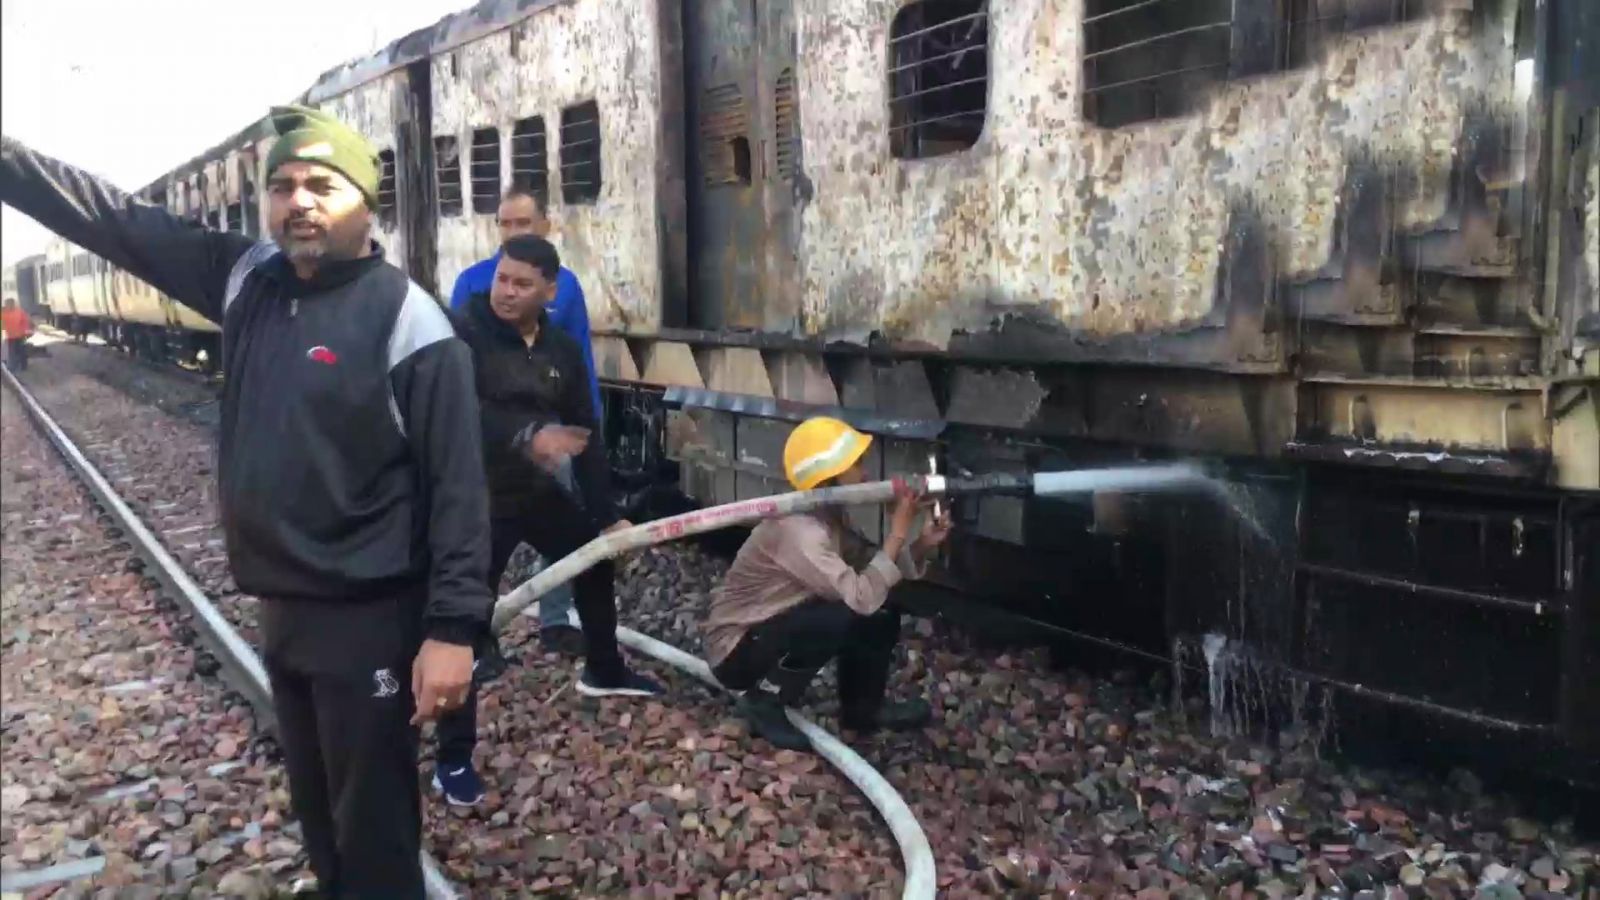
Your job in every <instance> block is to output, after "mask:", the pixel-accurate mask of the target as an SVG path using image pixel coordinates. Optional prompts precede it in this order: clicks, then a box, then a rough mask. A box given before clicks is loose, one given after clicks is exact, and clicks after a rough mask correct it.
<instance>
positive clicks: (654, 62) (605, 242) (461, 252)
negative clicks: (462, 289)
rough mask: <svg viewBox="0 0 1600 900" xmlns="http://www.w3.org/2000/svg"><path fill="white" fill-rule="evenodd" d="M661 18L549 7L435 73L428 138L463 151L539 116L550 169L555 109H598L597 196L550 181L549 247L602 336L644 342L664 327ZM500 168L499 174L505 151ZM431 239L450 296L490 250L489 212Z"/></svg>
mask: <svg viewBox="0 0 1600 900" xmlns="http://www.w3.org/2000/svg"><path fill="white" fill-rule="evenodd" d="M660 14H661V8H660V7H658V6H656V5H653V4H619V3H608V2H603V0H573V2H568V3H559V4H554V5H546V6H545V7H544V8H542V9H540V11H539V12H537V13H536V14H534V15H532V16H529V17H528V18H526V19H523V20H522V21H520V22H518V23H516V24H515V25H513V26H512V27H511V28H507V29H502V30H500V31H496V32H494V33H490V34H486V35H484V36H482V37H479V38H476V39H474V40H472V41H471V42H469V43H465V44H462V45H460V46H458V47H456V48H455V49H454V50H452V51H450V52H448V53H443V54H441V55H437V56H435V57H434V58H433V60H432V63H431V66H432V84H433V94H432V106H433V109H432V126H433V129H432V130H433V134H434V135H435V136H438V135H456V136H457V138H458V140H459V141H460V143H461V146H463V147H465V146H467V145H468V144H469V143H470V135H471V132H472V130H473V129H475V128H483V127H488V126H494V127H498V128H499V129H500V134H501V140H502V141H503V142H509V140H510V135H511V132H512V130H513V123H514V122H515V121H516V120H518V119H521V118H525V117H528V116H533V115H541V116H543V117H544V120H545V122H546V123H547V133H548V134H549V135H550V140H551V142H552V143H551V146H550V157H551V158H552V159H554V158H556V156H557V154H558V151H559V132H558V131H557V129H556V128H554V127H553V126H554V124H555V123H559V122H560V121H561V111H562V110H563V109H564V108H567V107H570V106H574V105H576V104H579V103H583V102H585V101H589V100H593V101H594V102H595V103H596V105H597V106H598V108H599V112H600V140H601V146H602V151H601V166H602V178H601V184H602V187H601V194H600V196H599V198H598V199H597V200H596V201H594V202H593V203H582V204H579V203H566V202H563V200H562V198H561V192H560V190H559V177H558V176H555V173H552V176H553V177H552V181H553V182H556V183H553V184H552V191H551V195H552V196H551V200H550V216H551V221H552V224H553V231H552V234H551V239H552V241H553V242H554V243H555V244H556V246H557V247H558V249H559V250H560V251H561V255H562V261H563V262H564V263H565V264H566V265H567V267H568V268H570V269H572V270H573V271H574V272H576V273H577V274H578V276H579V278H580V279H582V281H583V286H584V293H585V296H586V299H587V301H588V306H589V316H590V319H591V321H592V322H593V323H594V324H595V325H596V326H598V327H611V328H619V329H621V328H627V329H636V330H641V331H645V332H649V331H653V330H654V329H655V328H656V327H658V326H659V324H660V316H661V310H662V280H663V279H662V267H663V262H664V260H663V258H662V257H663V254H662V249H661V247H662V242H661V238H660V235H659V234H658V229H659V228H660V227H661V223H660V221H659V219H658V216H657V211H658V208H659V204H660V202H661V199H660V191H659V189H658V177H659V172H658V168H657V154H658V151H659V147H660V142H661V130H660V127H659V116H660V109H661V105H662V94H663V84H662V81H661V67H660V63H661V57H660V56H659V55H658V53H657V52H656V42H657V40H658V39H659V36H660V33H661V31H660V28H659V24H660V21H659V16H660ZM513 36H515V40H514V41H513ZM513 42H514V43H515V44H516V51H515V53H513V52H512V44H513ZM501 158H502V161H503V162H502V165H504V164H505V162H504V161H505V160H508V159H509V158H510V153H509V150H508V148H505V147H503V148H502V153H501ZM438 229H439V230H438V238H437V246H438V270H439V283H440V285H441V286H442V288H443V289H444V290H446V291H448V286H449V285H451V284H453V283H454V280H455V278H456V276H457V275H458V274H459V273H460V272H461V271H462V270H463V269H465V268H466V267H467V266H469V265H471V264H472V263H473V262H475V261H477V260H479V259H482V258H484V257H486V256H488V255H489V254H491V253H493V252H494V249H495V247H496V246H497V244H498V236H497V232H496V229H495V223H494V217H493V215H492V214H481V215H473V214H471V213H470V211H467V212H464V214H463V215H461V216H459V217H453V218H445V219H442V220H441V221H440V222H439V224H438Z"/></svg>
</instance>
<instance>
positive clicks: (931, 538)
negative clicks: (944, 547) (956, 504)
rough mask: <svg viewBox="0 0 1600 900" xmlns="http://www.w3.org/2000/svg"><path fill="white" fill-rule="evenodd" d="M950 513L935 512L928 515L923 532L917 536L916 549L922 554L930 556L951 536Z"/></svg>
mask: <svg viewBox="0 0 1600 900" xmlns="http://www.w3.org/2000/svg"><path fill="white" fill-rule="evenodd" d="M950 528H951V522H950V514H949V513H947V512H940V513H935V514H934V515H931V516H929V517H928V521H927V522H926V523H924V524H923V526H922V534H921V535H919V536H918V537H917V542H916V544H915V545H914V549H915V550H916V552H917V553H918V554H919V555H921V556H928V555H930V554H932V553H933V552H934V551H935V550H937V549H939V545H940V544H943V543H944V542H945V539H946V538H948V537H949V536H950Z"/></svg>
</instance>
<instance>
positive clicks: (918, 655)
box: [8, 348, 1596, 898]
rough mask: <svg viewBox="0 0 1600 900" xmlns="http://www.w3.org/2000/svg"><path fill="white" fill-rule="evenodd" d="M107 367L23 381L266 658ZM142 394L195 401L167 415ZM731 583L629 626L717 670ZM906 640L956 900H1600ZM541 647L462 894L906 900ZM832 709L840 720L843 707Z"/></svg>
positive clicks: (1069, 686)
mask: <svg viewBox="0 0 1600 900" xmlns="http://www.w3.org/2000/svg"><path fill="white" fill-rule="evenodd" d="M95 349H96V348H76V350H75V351H63V352H62V353H59V354H57V355H56V356H55V357H53V358H52V359H49V360H44V361H43V364H37V363H36V365H35V367H34V368H33V369H31V370H30V372H29V375H28V381H29V382H30V383H31V384H33V385H34V387H35V388H36V390H37V391H38V392H39V395H40V397H41V399H42V400H43V402H44V403H45V404H46V405H48V406H50V407H51V409H52V410H59V413H58V416H59V417H60V418H61V419H62V424H63V426H64V428H65V430H66V431H67V432H69V433H70V435H71V436H72V437H74V438H76V439H77V441H78V444H79V446H80V447H81V448H82V452H83V453H84V454H85V455H87V456H89V457H91V458H92V461H93V462H95V463H96V464H97V465H99V466H100V467H101V468H102V470H103V471H105V472H106V473H107V474H108V475H109V476H110V478H109V479H108V480H109V481H110V483H111V484H112V485H113V487H114V488H115V489H116V490H117V491H118V492H119V493H121V494H122V495H123V497H124V499H125V500H126V501H127V504H128V506H129V507H131V508H132V509H133V511H134V512H135V513H136V514H137V515H139V516H141V517H142V518H143V519H144V520H145V521H146V522H149V523H151V525H152V532H153V533H156V534H159V536H160V538H161V542H162V543H164V544H165V546H166V547H167V552H169V553H170V554H171V555H172V557H173V558H174V559H176V560H177V562H178V564H179V566H180V568H182V569H184V570H187V571H188V572H190V573H191V575H192V577H193V578H194V581H195V583H196V584H197V586H198V588H199V591H200V594H201V595H202V596H203V597H204V598H205V599H207V600H209V601H210V602H211V603H212V604H213V606H215V607H216V609H217V610H218V612H219V614H220V616H221V617H222V618H223V619H224V620H226V622H227V623H228V624H229V625H230V626H231V627H233V628H234V629H235V630H236V631H237V632H238V633H239V634H240V635H241V637H242V638H243V639H244V640H245V642H246V643H248V642H250V641H251V640H253V637H254V612H253V602H251V601H250V600H249V598H244V597H240V596H238V594H237V591H236V589H235V588H234V587H233V585H232V584H231V582H230V581H229V580H228V578H227V575H226V567H225V566H224V565H219V564H218V562H217V561H216V560H215V557H218V556H220V549H219V545H218V546H212V545H211V544H210V542H211V541H213V540H216V533H215V531H214V530H212V529H213V527H214V513H213V512H212V511H211V510H212V507H211V502H212V501H211V495H210V490H211V488H210V482H211V479H212V475H211V473H210V471H209V465H210V458H211V453H212V450H211V440H210V437H209V435H210V432H209V431H208V430H207V429H206V427H205V425H204V419H203V417H202V418H200V419H198V420H192V421H191V420H178V419H174V418H173V415H182V414H183V412H184V409H185V408H186V404H188V403H190V402H191V401H193V400H195V399H197V398H200V399H203V394H196V395H195V396H194V397H186V396H184V395H183V392H184V391H186V390H189V387H185V386H184V384H180V383H178V382H183V381H184V380H185V379H187V376H181V375H180V376H177V381H175V382H174V383H173V384H172V385H166V386H163V385H162V384H161V383H158V381H156V380H152V383H151V384H149V385H146V386H144V387H141V386H139V385H138V384H136V383H134V380H133V379H131V378H128V377H124V376H122V375H120V374H119V369H118V365H119V363H118V362H117V360H118V359H119V357H115V356H113V355H111V354H109V353H105V354H99V355H96V354H94V352H93V351H94V350H95ZM78 351H81V353H80V352H78ZM84 354H87V355H84ZM91 357H94V358H92V359H91ZM86 376H90V377H86ZM152 377H153V376H152ZM188 384H190V385H191V386H192V385H193V383H192V382H188ZM195 389H196V390H199V388H198V387H196V388H195ZM150 391H155V392H158V393H160V392H163V391H165V392H167V393H169V394H171V395H174V396H178V397H179V400H178V401H177V402H176V403H168V404H166V406H167V408H168V410H169V412H170V413H171V414H168V413H160V412H157V411H156V410H154V409H152V408H151V405H150V404H151V403H152V402H154V401H152V400H151V399H150V398H149V397H148V396H145V395H146V394H147V393H149V392H150ZM8 402H9V398H8ZM8 464H9V463H8ZM118 479H124V480H122V481H119V480H118ZM196 526H199V527H196ZM186 529H192V530H186ZM722 568H723V563H722V562H721V561H720V560H718V559H716V558H714V557H710V556H707V555H706V554H703V553H700V552H698V551H696V550H694V549H692V548H671V549H665V548H664V549H657V550H651V551H647V552H645V553H643V554H641V555H640V556H638V557H636V558H634V559H633V560H632V561H630V562H628V563H626V564H624V565H621V566H619V591H618V595H619V602H620V604H621V606H622V618H623V621H624V622H625V623H627V624H629V625H631V626H633V627H634V628H637V629H639V630H640V631H642V632H645V633H648V634H651V635H655V636H657V637H661V638H663V639H665V640H667V641H669V642H671V643H673V644H675V645H677V646H680V647H683V648H685V649H686V650H689V651H691V652H698V637H697V634H696V632H697V629H696V623H697V622H698V620H699V617H700V615H701V614H702V612H703V609H704V607H705V604H706V603H707V601H708V595H709V590H710V587H711V585H713V584H714V583H715V581H716V579H717V578H718V577H719V576H720V573H721V571H722ZM526 575H527V573H526V571H523V572H518V573H516V576H515V577H516V580H520V579H521V578H523V577H526ZM906 631H907V640H906V649H905V653H904V658H903V660H902V665H901V666H900V667H899V668H898V670H897V672H896V685H895V688H894V689H895V690H897V691H919V692H921V693H923V694H924V695H926V696H929V697H930V699H932V700H933V702H934V704H935V708H936V710H937V713H938V717H939V725H938V727H937V728H935V729H934V730H933V731H931V732H930V733H929V734H926V735H913V736H894V737H886V738H882V739H876V740H873V741H871V742H862V743H860V744H858V745H857V747H856V749H857V750H858V751H859V752H860V753H861V754H862V755H863V756H864V757H865V758H866V759H867V760H868V761H869V762H871V763H872V764H873V765H874V766H875V767H876V768H877V769H878V770H879V771H880V772H882V773H884V775H885V776H886V777H887V778H888V779H889V781H890V782H891V783H892V784H893V785H894V787H895V788H896V789H898V790H899V791H900V792H901V793H902V794H903V796H904V797H905V798H906V802H907V803H908V805H909V806H910V808H911V809H912V811H913V812H914V813H915V815H916V818H917V819H918V820H919V821H920V822H921V823H922V826H923V828H924V830H925V831H926V832H927V835H928V838H929V841H930V844H931V846H932V850H933V854H934V856H935V857H936V862H937V866H938V873H939V874H938V890H939V895H940V896H941V897H956V898H960V897H980V896H1007V897H1011V896H1036V897H1046V896H1049V897H1054V896H1069V895H1078V896H1085V895H1087V896H1119V897H1134V896H1140V897H1145V898H1150V897H1156V896H1163V897H1184V896H1195V897H1198V896H1236V897H1243V896H1263V897H1266V896H1292V895H1303V894H1304V892H1305V891H1311V895H1313V896H1318V895H1323V894H1327V895H1330V896H1331V895H1339V896H1359V897H1363V898H1368V897H1383V898H1389V897H1395V898H1398V897H1400V896H1421V895H1422V892H1423V891H1426V892H1428V893H1429V894H1430V895H1431V896H1463V897H1465V896H1472V895H1473V894H1474V892H1476V891H1478V890H1480V888H1481V885H1484V884H1488V885H1490V886H1494V885H1500V884H1505V885H1510V884H1512V883H1513V882H1514V883H1515V884H1516V886H1517V887H1518V889H1519V890H1520V891H1521V892H1522V894H1523V895H1524V896H1540V895H1542V896H1584V895H1583V893H1582V892H1583V890H1585V889H1586V888H1585V885H1592V884H1594V874H1593V873H1594V869H1595V860H1596V851H1595V846H1594V845H1593V844H1592V843H1585V842H1584V841H1583V840H1581V839H1580V838H1579V837H1577V836H1575V835H1574V834H1573V833H1572V831H1571V829H1570V825H1568V824H1564V823H1561V822H1555V823H1552V822H1543V821H1539V820H1538V818H1537V816H1536V815H1534V814H1532V813H1529V812H1527V811H1526V810H1524V809H1520V808H1518V806H1517V805H1516V804H1515V803H1514V802H1513V801H1510V800H1508V799H1507V798H1505V797H1502V796H1499V795H1496V794H1494V793H1493V792H1492V791H1490V790H1486V789H1484V788H1483V787H1482V786H1481V785H1479V784H1476V783H1475V779H1473V778H1472V777H1471V776H1470V775H1469V774H1466V773H1458V775H1457V776H1453V777H1452V778H1450V779H1443V778H1430V777H1428V776H1426V775H1423V776H1418V775H1415V774H1407V773H1389V772H1375V771H1367V770H1358V769H1353V768H1350V767H1345V766H1340V765H1335V764H1332V763H1330V762H1328V761H1327V760H1326V759H1325V758H1322V757H1319V756H1318V755H1317V754H1316V753H1315V752H1313V751H1314V750H1315V749H1316V748H1312V747H1305V746H1287V745H1285V746H1276V745H1274V746H1266V745H1263V744H1260V743H1256V742H1252V741H1251V740H1249V739H1248V738H1247V737H1246V736H1242V735H1229V734H1218V735H1212V734H1209V733H1208V732H1207V729H1206V727H1205V722H1206V721H1207V718H1208V717H1207V716H1206V715H1205V709H1204V706H1203V704H1197V703H1195V702H1194V701H1191V702H1190V703H1189V704H1174V703H1172V702H1171V701H1170V697H1169V695H1167V694H1165V693H1161V692H1154V691H1151V690H1149V689H1147V688H1145V687H1143V686H1141V685H1137V684H1129V683H1127V682H1126V680H1123V681H1120V682H1113V681H1103V680H1096V679H1090V678H1087V677H1086V676H1083V675H1081V674H1072V673H1066V674H1063V673H1059V672H1052V671H1050V670H1049V669H1048V668H1047V667H1046V665H1045V664H1044V661H1043V658H1044V654H1043V653H1040V652H1036V651H1018V650H1015V649H1007V648H992V647H982V646H978V645H975V644H973V643H972V642H971V641H970V640H969V639H968V638H966V637H965V636H964V635H962V634H960V633H958V632H956V631H955V630H954V629H952V628H950V627H949V626H947V625H946V624H944V623H942V622H939V621H932V620H926V619H922V620H916V621H913V622H911V623H910V624H909V625H908V627H907V629H906ZM529 637H530V633H529V629H528V627H526V626H525V625H523V624H520V623H519V624H516V625H513V626H512V627H511V628H510V629H508V632H507V633H506V634H505V635H504V638H505V642H506V645H507V648H508V650H509V652H510V653H511V654H512V655H513V656H516V657H520V659H519V663H520V664H518V665H515V666H513V668H512V670H511V672H509V673H508V674H507V675H506V676H505V677H503V678H502V679H501V680H500V681H497V682H496V683H495V684H494V685H492V686H491V688H490V690H488V691H487V692H486V695H485V697H484V700H483V704H482V709H481V715H480V720H481V723H482V727H481V729H480V731H481V742H480V747H479V757H478V763H479V768H480V770H481V771H482V772H483V774H484V776H485V779H486V781H487V783H488V797H487V798H486V801H485V803H484V804H482V805H481V806H480V807H479V808H476V809H472V810H459V809H445V808H443V807H442V805H440V804H430V805H429V807H430V808H429V811H428V821H427V823H426V835H425V844H426V846H427V847H428V848H429V850H430V851H431V852H432V853H433V854H434V856H435V858H437V859H438V860H439V862H440V870H441V872H442V873H443V875H444V876H445V877H446V878H447V879H449V880H450V881H451V882H452V883H454V884H455V885H457V887H458V889H460V890H461V891H462V893H463V894H465V895H468V896H483V895H504V894H516V893H519V892H528V891H533V892H547V893H551V894H554V895H569V896H650V895H656V896H716V897H721V896H729V897H757V896H782V897H796V896H830V897H831V896H862V897H889V896H895V895H896V894H897V893H898V892H899V889H900V887H901V879H902V875H901V873H900V871H899V870H898V868H897V866H896V861H897V854H896V851H895V848H894V846H893V845H892V844H891V843H890V841H889V840H888V837H887V835H886V833H885V829H884V827H883V824H882V823H881V822H880V821H878V820H877V819H876V818H875V817H874V815H873V813H872V811H871V809H870V807H868V806H867V804H866V803H865V802H863V800H862V799H861V797H860V796H859V795H858V794H857V793H856V792H855V791H854V790H853V789H852V788H851V787H850V786H849V785H848V784H846V783H845V782H844V781H843V780H842V779H841V778H839V777H838V776H836V775H834V774H833V773H832V772H831V771H830V770H828V769H827V768H826V766H824V765H823V764H822V763H821V762H819V761H818V760H817V759H815V758H812V757H801V756H797V755H795V754H782V753H776V752H774V751H773V750H772V749H771V748H768V747H766V746H765V745H764V744H762V743H761V742H755V741H751V740H750V739H749V738H748V736H747V735H746V734H745V733H744V729H743V728H742V726H740V725H739V724H737V723H734V722H731V721H729V719H728V717H727V710H726V707H725V706H724V705H723V703H722V702H721V701H720V700H719V699H718V698H716V697H715V696H714V695H712V694H711V693H709V692H708V691H706V690H704V689H702V688H700V687H699V686H698V685H696V684H695V683H694V682H693V680H692V679H689V678H685V677H682V676H680V675H678V674H677V673H676V672H675V671H672V670H661V669H655V670H654V673H655V674H657V675H658V677H660V678H662V680H663V681H665V682H667V683H668V684H669V686H670V688H671V693H670V695H669V696H668V697H667V698H664V700H663V701H661V702H648V703H615V702H613V703H594V702H590V701H579V700H578V699H577V698H576V697H575V696H574V695H575V692H573V691H571V690H570V689H569V685H570V681H571V678H572V675H573V671H574V666H575V664H574V663H572V662H571V661H568V660H563V659H561V658H559V657H555V656H541V655H540V652H539V650H538V645H537V643H536V642H532V641H530V640H529ZM641 665H643V666H645V667H646V668H649V667H650V661H649V660H641ZM813 693H814V695H815V696H818V697H826V696H828V695H829V691H828V690H827V687H826V685H824V686H822V687H820V688H819V689H817V690H815V691H814V692H813ZM814 709H816V710H818V712H819V713H820V714H819V715H818V718H819V720H820V721H822V722H824V723H827V722H828V721H829V715H830V712H831V709H830V706H829V705H828V704H827V703H826V702H824V703H822V704H820V705H819V706H816V707H814ZM424 746H425V747H429V746H431V742H430V741H428V740H426V739H425V741H424ZM423 774H424V775H425V774H426V773H423ZM1418 879H1420V882H1419V884H1417V885H1414V884H1412V882H1413V881H1417V880H1418ZM1397 892H1398V893H1397Z"/></svg>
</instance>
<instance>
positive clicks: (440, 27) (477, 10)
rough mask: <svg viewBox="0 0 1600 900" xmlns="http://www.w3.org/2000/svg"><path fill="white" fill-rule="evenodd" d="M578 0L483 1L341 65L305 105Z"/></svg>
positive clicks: (304, 98)
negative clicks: (543, 11)
mask: <svg viewBox="0 0 1600 900" xmlns="http://www.w3.org/2000/svg"><path fill="white" fill-rule="evenodd" d="M571 2H573V0H481V2H479V3H478V4H476V5H475V6H473V7H471V8H469V9H465V10H462V11H460V12H454V13H451V14H449V15H447V16H445V17H444V18H442V19H440V20H439V21H437V22H435V23H433V24H432V25H429V26H427V27H425V28H419V29H417V30H416V31H413V32H411V33H410V34H407V35H405V36H403V37H400V38H398V39H396V40H394V41H392V42H390V44H389V45H388V46H387V47H384V48H383V49H382V50H379V51H377V52H376V53H373V54H371V55H370V56H365V57H361V58H359V59H353V60H350V61H349V62H345V63H341V64H339V65H337V66H334V67H333V68H331V69H329V70H328V71H326V72H324V73H322V75H321V76H320V77H319V78H318V79H317V80H316V83H314V84H313V85H312V86H311V87H310V88H308V89H307V90H306V92H305V93H304V94H302V95H300V98H299V100H300V102H301V103H305V104H308V105H313V106H315V105H317V104H320V103H322V102H323V101H325V100H327V99H329V98H330V97H337V96H338V95H340V94H343V93H345V92H346V91H349V90H351V89H353V88H357V87H360V86H361V85H363V84H366V83H367V82H369V81H372V80H373V79H376V78H381V77H382V76H384V75H387V74H388V73H390V72H392V71H394V70H395V69H398V68H401V67H403V66H407V65H410V64H411V63H414V62H416V61H418V60H422V59H427V58H429V57H432V56H435V55H437V54H440V53H445V52H447V51H450V50H454V49H455V48H456V47H459V46H461V45H463V44H468V43H471V42H472V41H475V40H477V39H478V38H481V37H483V36H484V35H487V34H492V33H493V32H496V31H500V30H502V29H504V28H508V27H510V26H512V25H514V24H516V23H517V22H519V21H521V20H523V19H526V18H528V17H529V16H532V15H533V14H535V13H537V12H540V11H542V10H545V9H549V8H551V7H555V6H561V5H564V4H567V3H571Z"/></svg>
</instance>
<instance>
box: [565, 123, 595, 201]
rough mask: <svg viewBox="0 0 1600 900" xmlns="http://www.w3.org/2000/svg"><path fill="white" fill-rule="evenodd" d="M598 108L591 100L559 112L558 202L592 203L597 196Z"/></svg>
mask: <svg viewBox="0 0 1600 900" xmlns="http://www.w3.org/2000/svg"><path fill="white" fill-rule="evenodd" d="M600 169H601V166H600V107H599V106H598V105H597V104H596V103H595V102H594V101H593V100H590V101H588V102H587V103H579V104H578V105H576V106H569V107H567V108H566V109H563V110H562V111H561V199H562V201H563V202H566V203H593V202H594V201H595V200H597V199H599V197H600Z"/></svg>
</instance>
